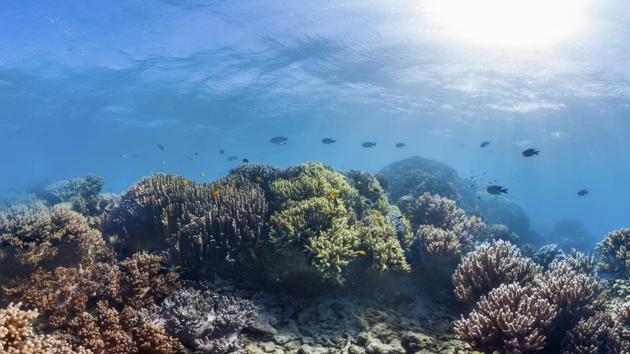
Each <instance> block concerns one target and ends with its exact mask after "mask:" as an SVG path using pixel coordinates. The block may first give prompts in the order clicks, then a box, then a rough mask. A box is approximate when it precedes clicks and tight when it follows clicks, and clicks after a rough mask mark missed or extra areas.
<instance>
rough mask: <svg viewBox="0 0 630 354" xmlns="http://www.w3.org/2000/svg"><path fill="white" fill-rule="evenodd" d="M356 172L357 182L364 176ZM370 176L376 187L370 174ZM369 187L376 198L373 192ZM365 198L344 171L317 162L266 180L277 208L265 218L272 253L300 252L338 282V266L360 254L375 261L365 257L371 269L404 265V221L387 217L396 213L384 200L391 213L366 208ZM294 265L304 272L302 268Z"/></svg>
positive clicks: (384, 205) (405, 232) (384, 204)
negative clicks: (269, 218)
mask: <svg viewBox="0 0 630 354" xmlns="http://www.w3.org/2000/svg"><path fill="white" fill-rule="evenodd" d="M356 177H357V181H360V180H363V179H365V176H361V178H359V176H356ZM370 181H371V182H370V183H372V184H373V185H374V186H377V183H378V182H377V181H376V180H375V179H370ZM366 183H367V182H366ZM367 188H368V190H367V192H368V193H370V191H369V188H370V187H369V186H368V187H367ZM372 192H374V193H376V194H375V196H373V197H375V198H377V199H379V198H380V197H378V193H379V192H377V191H376V190H374V191H372ZM368 197H369V196H368ZM368 197H361V196H360V194H359V192H358V191H357V190H356V189H354V188H353V187H352V186H351V185H350V184H349V182H348V179H347V178H346V177H345V176H344V175H342V174H340V173H337V172H335V171H333V170H331V169H329V168H327V167H325V166H323V165H320V164H315V163H309V164H303V165H299V166H296V167H294V168H291V169H289V170H287V172H286V173H285V176H284V177H283V178H279V179H277V180H276V181H274V182H273V183H272V185H271V200H272V203H273V204H274V205H275V209H277V212H276V213H274V214H273V215H272V216H271V220H270V224H271V228H270V241H271V243H272V244H273V246H274V250H275V252H276V253H277V254H278V255H279V257H285V256H286V255H288V254H293V255H297V254H302V255H304V256H305V258H306V261H307V262H308V263H310V264H311V265H312V267H313V270H314V271H315V272H316V273H317V274H319V275H320V276H321V277H323V278H324V279H331V280H333V281H335V282H341V281H343V278H344V277H343V274H342V273H343V270H344V269H345V268H346V267H347V266H348V265H349V264H350V263H351V262H353V261H354V260H356V259H357V258H359V257H361V255H362V254H365V255H370V258H371V259H372V260H373V261H375V262H371V264H372V265H373V268H377V269H381V270H385V269H389V268H393V269H400V270H407V269H408V266H407V264H406V262H405V260H404V258H403V257H402V255H403V254H404V249H403V247H404V246H403V245H401V241H402V242H403V244H404V243H405V242H406V241H405V240H406V239H408V231H406V230H405V226H406V225H405V222H404V221H401V222H400V223H393V222H392V221H391V220H392V218H395V219H396V220H400V219H401V218H400V215H398V216H396V214H395V213H396V209H395V208H390V207H389V206H388V203H386V201H383V200H381V204H380V205H381V207H383V209H388V210H391V211H392V214H391V215H392V218H390V217H389V215H388V216H387V217H384V216H383V214H382V213H381V212H380V211H378V209H371V208H370V207H369V206H368V207H366V203H365V202H364V200H362V199H361V198H365V199H367V200H369V198H368ZM381 197H382V196H381ZM383 211H385V210H383ZM298 262H299V261H298ZM292 268H293V267H292ZM297 270H299V271H301V270H305V271H307V272H308V269H307V268H305V267H299V268H298V269H297ZM273 273H275V272H273ZM285 276H286V275H280V278H283V277H285Z"/></svg>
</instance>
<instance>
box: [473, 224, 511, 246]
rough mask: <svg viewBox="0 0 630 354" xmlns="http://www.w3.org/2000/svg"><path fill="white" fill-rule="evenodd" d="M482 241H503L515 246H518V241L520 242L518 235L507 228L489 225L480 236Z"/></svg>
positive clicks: (499, 225) (500, 225)
mask: <svg viewBox="0 0 630 354" xmlns="http://www.w3.org/2000/svg"><path fill="white" fill-rule="evenodd" d="M480 239H481V240H483V241H488V242H490V241H496V240H503V241H508V242H511V243H513V244H517V243H518V241H519V240H520V238H519V237H518V235H517V234H515V233H514V232H512V231H510V229H509V228H508V227H507V226H505V225H502V224H494V225H488V226H487V227H486V228H485V229H484V230H483V233H482V234H481V235H480Z"/></svg>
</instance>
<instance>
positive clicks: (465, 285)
mask: <svg viewBox="0 0 630 354" xmlns="http://www.w3.org/2000/svg"><path fill="white" fill-rule="evenodd" d="M540 271H541V269H540V267H539V266H537V265H536V264H535V263H534V262H533V261H532V260H531V259H529V258H525V257H523V256H521V254H520V253H519V251H518V249H517V248H516V247H515V246H514V245H512V244H510V243H509V242H507V241H502V240H500V241H495V242H492V243H484V244H482V245H481V246H479V247H478V248H477V249H475V250H474V251H473V252H471V253H469V254H467V255H466V256H465V257H464V258H463V259H462V261H461V262H460V264H459V265H458V266H457V269H456V270H455V273H454V274H453V285H454V287H455V289H454V291H455V297H457V299H458V300H460V301H463V302H466V303H469V304H472V303H474V302H475V301H477V300H478V299H479V297H480V296H482V295H485V294H487V293H488V292H489V291H490V290H492V289H494V288H496V287H497V286H499V285H501V284H510V283H513V282H517V283H519V284H521V285H528V284H529V283H531V282H532V281H533V280H534V277H535V276H536V275H537V274H538V273H540Z"/></svg>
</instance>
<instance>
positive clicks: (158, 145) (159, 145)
mask: <svg viewBox="0 0 630 354" xmlns="http://www.w3.org/2000/svg"><path fill="white" fill-rule="evenodd" d="M157 147H158V149H160V150H162V151H164V150H166V147H164V145H162V144H157Z"/></svg>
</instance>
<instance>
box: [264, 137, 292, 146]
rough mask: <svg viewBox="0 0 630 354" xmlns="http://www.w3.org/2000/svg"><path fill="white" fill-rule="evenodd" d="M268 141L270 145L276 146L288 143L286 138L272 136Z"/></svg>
mask: <svg viewBox="0 0 630 354" xmlns="http://www.w3.org/2000/svg"><path fill="white" fill-rule="evenodd" d="M269 141H271V143H272V144H276V145H286V144H287V142H288V141H289V138H287V137H286V136H274V137H273V138H271V139H270V140H269Z"/></svg>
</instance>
